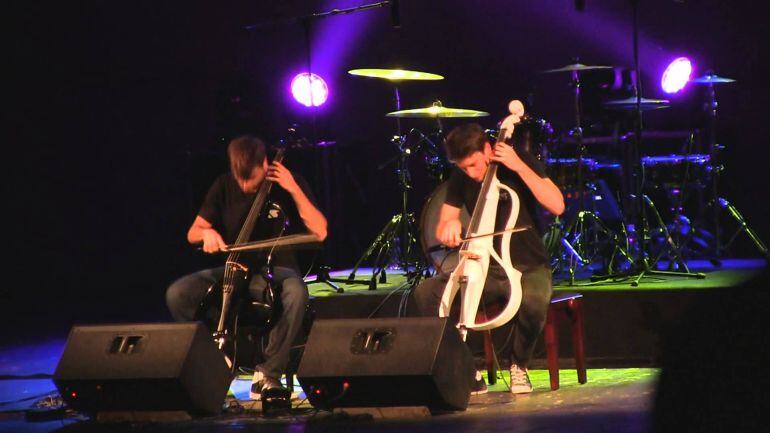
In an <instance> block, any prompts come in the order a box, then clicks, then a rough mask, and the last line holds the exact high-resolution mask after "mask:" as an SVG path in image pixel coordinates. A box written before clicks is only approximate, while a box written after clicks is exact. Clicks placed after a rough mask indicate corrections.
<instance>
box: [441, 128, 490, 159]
mask: <svg viewBox="0 0 770 433" xmlns="http://www.w3.org/2000/svg"><path fill="white" fill-rule="evenodd" d="M486 142H487V134H486V133H485V132H484V129H483V128H482V127H481V125H479V124H478V123H466V124H463V125H460V126H457V127H455V128H454V129H452V131H451V132H450V133H449V135H447V137H446V141H445V142H444V148H445V149H446V154H447V157H448V158H449V159H450V160H452V161H458V160H461V159H463V158H466V157H468V156H470V154H472V153H473V152H482V151H484V144H485V143H486Z"/></svg>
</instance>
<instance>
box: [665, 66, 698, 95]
mask: <svg viewBox="0 0 770 433" xmlns="http://www.w3.org/2000/svg"><path fill="white" fill-rule="evenodd" d="M690 74H692V62H690V59H688V58H687V57H679V58H676V59H674V61H673V62H671V63H669V65H668V67H667V68H666V70H665V71H664V72H663V77H662V78H661V79H660V87H661V88H662V89H663V91H664V92H666V93H676V92H678V91H680V90H682V89H684V86H685V85H686V84H687V82H688V81H690Z"/></svg>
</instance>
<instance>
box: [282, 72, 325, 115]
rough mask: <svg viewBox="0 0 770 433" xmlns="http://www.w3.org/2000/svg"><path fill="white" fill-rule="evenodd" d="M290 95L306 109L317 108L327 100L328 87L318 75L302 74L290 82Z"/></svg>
mask: <svg viewBox="0 0 770 433" xmlns="http://www.w3.org/2000/svg"><path fill="white" fill-rule="evenodd" d="M291 94H292V95H293V96H294V99H296V100H297V102H299V103H300V104H302V105H304V106H306V107H318V106H319V105H321V104H323V103H324V102H326V100H327V99H328V98H329V87H328V86H327V85H326V81H324V79H323V78H321V77H319V76H318V75H316V74H311V73H307V72H303V73H301V74H297V75H296V76H295V77H294V79H293V80H291Z"/></svg>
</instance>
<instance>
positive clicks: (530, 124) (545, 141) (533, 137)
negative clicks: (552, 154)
mask: <svg viewBox="0 0 770 433" xmlns="http://www.w3.org/2000/svg"><path fill="white" fill-rule="evenodd" d="M486 132H487V137H488V138H489V141H490V142H491V143H494V142H495V141H497V133H498V132H499V131H497V130H490V129H488V130H487V131H486ZM553 139H554V135H553V127H551V124H550V123H548V122H547V121H546V120H545V119H538V118H536V117H531V116H524V117H523V118H522V119H521V121H520V122H519V123H517V124H516V127H515V128H514V131H513V139H512V141H511V142H512V143H515V146H516V150H517V151H525V152H529V153H530V154H532V155H534V156H535V157H536V158H537V159H539V160H542V159H543V158H545V157H547V156H548V150H549V147H550V145H551V143H552V142H553Z"/></svg>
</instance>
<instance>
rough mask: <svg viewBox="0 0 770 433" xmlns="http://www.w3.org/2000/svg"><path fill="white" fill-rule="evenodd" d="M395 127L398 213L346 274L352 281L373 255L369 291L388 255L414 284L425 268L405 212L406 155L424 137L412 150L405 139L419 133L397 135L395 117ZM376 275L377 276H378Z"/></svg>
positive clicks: (408, 186)
mask: <svg viewBox="0 0 770 433" xmlns="http://www.w3.org/2000/svg"><path fill="white" fill-rule="evenodd" d="M394 93H395V103H396V111H398V110H400V109H401V99H400V95H399V93H398V88H397V87H395V86H394ZM396 129H397V132H398V135H395V136H393V137H392V138H391V140H390V141H391V144H393V145H395V146H396V148H397V149H398V152H399V155H398V157H397V162H398V163H397V167H396V174H397V175H398V180H399V182H398V183H399V186H400V188H401V212H400V213H398V214H396V215H394V216H393V217H392V218H391V219H390V220H389V221H388V222H387V223H386V224H385V227H383V228H382V230H381V231H380V232H379V234H377V236H376V237H375V238H374V241H372V243H371V244H370V245H369V247H368V248H367V249H366V251H365V252H364V254H363V255H362V256H361V257H360V258H359V259H358V262H356V264H355V266H354V267H353V270H352V271H351V272H350V275H349V276H348V282H355V277H356V273H357V272H358V269H359V268H360V267H361V265H362V264H363V263H364V262H366V261H367V260H369V259H370V258H371V257H374V261H373V263H372V266H373V267H372V276H371V278H370V279H369V280H368V281H367V283H366V284H368V285H369V290H375V289H376V288H377V282H378V280H379V282H380V283H386V282H387V275H386V272H385V271H386V268H387V267H388V262H389V261H390V259H391V257H392V256H393V255H395V256H396V257H397V261H398V265H399V266H400V267H401V269H403V271H404V273H405V274H406V277H407V280H408V281H410V282H412V283H413V284H416V283H417V282H418V281H419V278H420V276H421V275H422V274H423V272H424V271H425V270H426V268H427V263H426V261H425V258H424V257H423V255H422V254H421V253H420V250H419V242H418V233H419V231H418V228H417V223H416V221H415V218H414V214H413V213H411V212H409V208H408V202H407V201H408V197H409V190H410V189H411V188H412V184H411V182H412V179H411V174H410V172H409V157H410V156H411V155H412V154H414V153H416V151H415V150H416V149H419V145H420V144H421V143H422V142H423V141H425V140H427V137H425V135H423V134H422V133H421V132H420V133H419V134H420V135H421V139H420V141H419V142H418V143H417V145H415V146H414V147H415V149H413V148H412V147H410V146H409V138H410V136H411V135H412V134H413V133H414V132H419V131H417V130H416V129H412V130H411V131H410V132H409V134H406V135H401V134H400V133H401V121H400V119H399V118H398V117H397V118H396ZM378 275H379V278H378Z"/></svg>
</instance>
